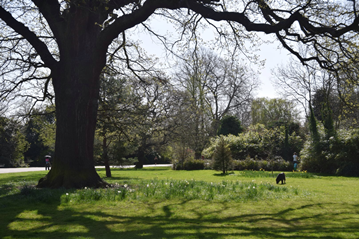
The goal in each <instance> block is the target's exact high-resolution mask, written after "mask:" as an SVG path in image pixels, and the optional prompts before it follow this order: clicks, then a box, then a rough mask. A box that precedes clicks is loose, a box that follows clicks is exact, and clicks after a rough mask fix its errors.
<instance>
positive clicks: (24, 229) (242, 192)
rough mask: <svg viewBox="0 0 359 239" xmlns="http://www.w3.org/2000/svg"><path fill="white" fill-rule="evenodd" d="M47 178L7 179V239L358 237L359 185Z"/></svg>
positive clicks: (297, 178) (118, 175) (294, 178)
mask: <svg viewBox="0 0 359 239" xmlns="http://www.w3.org/2000/svg"><path fill="white" fill-rule="evenodd" d="M98 172H99V174H100V175H101V176H102V177H105V171H104V169H98ZM45 173H46V172H45V171H44V172H28V173H11V174H0V238H121V239H122V238H131V239H133V238H148V239H152V238H171V239H172V238H343V239H344V238H345V239H347V238H359V178H350V177H332V176H318V175H313V174H310V173H301V172H295V173H293V172H286V176H287V183H286V184H284V185H276V184H275V176H276V172H275V173H274V175H273V174H272V173H271V172H263V171H258V172H253V171H235V172H234V174H229V175H221V174H220V173H219V172H216V171H212V170H202V171H173V170H171V169H169V168H160V167H158V168H145V169H142V170H135V169H112V176H113V177H112V178H109V179H107V178H106V179H105V180H106V181H107V182H110V183H111V184H114V185H116V187H115V188H111V189H101V190H93V189H82V190H65V189H59V190H47V189H45V190H44V189H41V190H38V189H34V188H33V185H35V184H36V181H37V180H38V179H39V178H40V177H42V176H44V175H45ZM122 185H125V187H124V186H122Z"/></svg>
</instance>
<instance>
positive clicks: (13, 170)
mask: <svg viewBox="0 0 359 239" xmlns="http://www.w3.org/2000/svg"><path fill="white" fill-rule="evenodd" d="M170 166H172V164H157V165H155V164H149V165H143V167H170ZM133 167H135V166H134V165H130V166H111V168H133ZM96 168H105V166H96ZM33 171H45V167H28V168H0V173H21V172H33Z"/></svg>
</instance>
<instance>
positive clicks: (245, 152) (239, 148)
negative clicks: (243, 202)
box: [202, 124, 303, 160]
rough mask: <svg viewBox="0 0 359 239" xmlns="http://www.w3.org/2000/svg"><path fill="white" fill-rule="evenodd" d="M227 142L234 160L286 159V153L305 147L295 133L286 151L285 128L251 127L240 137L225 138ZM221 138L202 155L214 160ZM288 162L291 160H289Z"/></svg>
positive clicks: (229, 136)
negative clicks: (274, 157)
mask: <svg viewBox="0 0 359 239" xmlns="http://www.w3.org/2000/svg"><path fill="white" fill-rule="evenodd" d="M224 138H225V141H226V142H227V143H228V146H229V148H230V150H231V153H232V157H233V158H234V159H238V160H240V159H242V160H243V159H245V158H247V157H250V158H253V159H256V160H258V159H268V158H269V157H273V156H281V157H285V154H286V152H288V151H291V152H299V151H300V149H301V148H302V146H303V140H302V139H301V137H300V136H298V135H296V133H295V132H293V133H292V135H289V136H288V146H286V147H289V148H288V149H286V150H285V127H284V126H281V127H275V128H272V129H266V128H265V126H264V125H262V124H257V125H253V126H250V127H249V128H248V130H247V131H246V132H245V133H241V134H239V135H238V136H234V135H228V136H225V137H224ZM219 140H220V138H219V137H217V138H214V139H212V141H211V144H210V146H209V147H208V148H206V149H205V150H204V151H203V152H202V154H203V155H204V156H205V157H206V158H212V157H213V153H214V150H215V148H216V147H217V145H218V144H219ZM287 160H289V159H288V158H287Z"/></svg>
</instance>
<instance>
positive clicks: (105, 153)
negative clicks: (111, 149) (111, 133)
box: [102, 133, 112, 178]
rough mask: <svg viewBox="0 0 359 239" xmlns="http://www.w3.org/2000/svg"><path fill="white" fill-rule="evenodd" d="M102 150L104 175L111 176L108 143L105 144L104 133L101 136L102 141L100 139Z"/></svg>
mask: <svg viewBox="0 0 359 239" xmlns="http://www.w3.org/2000/svg"><path fill="white" fill-rule="evenodd" d="M102 151H103V154H102V156H103V162H104V164H105V169H106V177H108V178H111V176H112V175H111V169H110V164H109V162H108V145H107V137H106V133H105V135H104V137H103V141H102Z"/></svg>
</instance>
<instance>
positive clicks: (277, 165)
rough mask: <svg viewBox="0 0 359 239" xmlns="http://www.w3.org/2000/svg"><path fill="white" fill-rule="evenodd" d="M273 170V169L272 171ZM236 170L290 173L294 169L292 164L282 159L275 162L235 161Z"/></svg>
mask: <svg viewBox="0 0 359 239" xmlns="http://www.w3.org/2000/svg"><path fill="white" fill-rule="evenodd" d="M272 168H273V169H272ZM233 169H234V170H265V171H271V170H273V171H290V170H291V169H292V166H291V163H290V162H288V161H285V160H284V159H283V158H281V157H277V158H275V159H274V160H271V161H267V160H255V159H251V158H247V159H245V160H234V161H233Z"/></svg>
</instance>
